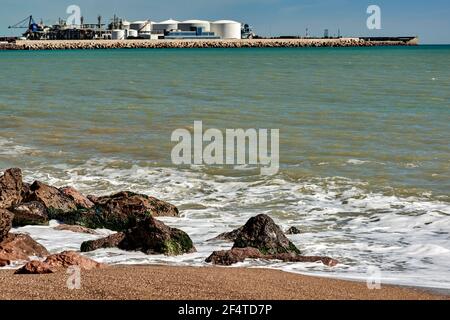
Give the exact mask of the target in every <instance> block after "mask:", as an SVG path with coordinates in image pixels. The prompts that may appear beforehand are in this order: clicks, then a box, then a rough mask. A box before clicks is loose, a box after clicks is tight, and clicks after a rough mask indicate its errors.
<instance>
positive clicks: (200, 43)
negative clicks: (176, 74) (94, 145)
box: [0, 38, 418, 51]
mask: <svg viewBox="0 0 450 320" xmlns="http://www.w3.org/2000/svg"><path fill="white" fill-rule="evenodd" d="M416 45H418V38H414V39H412V40H410V41H408V42H405V41H368V40H364V39H360V38H340V39H241V40H17V41H16V42H15V43H5V44H0V51H1V50H74V49H84V50H93V49H170V48H307V47H374V46H416Z"/></svg>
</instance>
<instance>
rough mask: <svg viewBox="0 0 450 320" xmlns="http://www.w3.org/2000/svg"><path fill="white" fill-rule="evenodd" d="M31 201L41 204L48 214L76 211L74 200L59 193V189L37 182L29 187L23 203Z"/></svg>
mask: <svg viewBox="0 0 450 320" xmlns="http://www.w3.org/2000/svg"><path fill="white" fill-rule="evenodd" d="M32 201H37V202H40V203H42V204H43V205H44V206H45V208H46V209H47V210H48V211H49V214H53V213H58V212H59V213H61V212H71V211H74V210H76V209H77V205H76V203H75V201H74V200H72V199H71V198H69V197H68V196H66V195H65V194H64V193H62V192H61V191H59V189H57V188H55V187H52V186H49V185H46V184H44V183H42V182H39V181H35V182H34V183H33V184H32V185H31V186H30V191H29V193H28V194H27V195H26V198H25V199H24V202H32Z"/></svg>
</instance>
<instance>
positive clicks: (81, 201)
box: [59, 187, 94, 209]
mask: <svg viewBox="0 0 450 320" xmlns="http://www.w3.org/2000/svg"><path fill="white" fill-rule="evenodd" d="M59 190H60V191H61V192H62V193H63V194H64V195H66V196H67V197H69V198H70V199H72V200H73V201H74V202H75V204H76V205H77V207H78V208H85V209H90V208H92V207H93V206H94V203H93V202H92V201H91V200H89V199H88V198H87V197H85V196H84V195H82V194H81V193H80V192H79V191H78V190H76V189H75V188H72V187H64V188H60V189H59Z"/></svg>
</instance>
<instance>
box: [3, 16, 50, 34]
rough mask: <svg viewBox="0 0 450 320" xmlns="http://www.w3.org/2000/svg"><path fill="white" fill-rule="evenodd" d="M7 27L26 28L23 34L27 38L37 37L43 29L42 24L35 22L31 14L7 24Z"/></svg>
mask: <svg viewBox="0 0 450 320" xmlns="http://www.w3.org/2000/svg"><path fill="white" fill-rule="evenodd" d="M8 29H27V31H25V33H24V34H23V36H24V37H26V38H29V39H30V38H36V37H39V34H40V33H41V32H42V31H44V30H43V28H42V25H39V24H37V23H36V22H35V21H34V19H33V16H32V15H30V16H28V17H26V18H25V19H23V20H22V21H19V22H17V23H16V24H14V25H12V26H9V27H8Z"/></svg>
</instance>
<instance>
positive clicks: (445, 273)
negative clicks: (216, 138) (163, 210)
mask: <svg viewBox="0 0 450 320" xmlns="http://www.w3.org/2000/svg"><path fill="white" fill-rule="evenodd" d="M449 65H450V46H418V47H376V48H259V49H256V48H254V49H156V50H152V49H150V50H148V49H147V50H146V49H132V50H127V49H124V50H92V51H82V50H80V51H78V50H74V51H33V52H31V51H30V52H28V51H21V52H20V51H15V52H12V51H2V52H0V79H1V80H0V81H1V86H0V169H1V170H2V171H3V170H4V169H6V168H10V167H20V168H22V169H23V172H24V177H25V178H24V180H25V181H27V182H33V181H34V180H40V181H42V182H45V183H48V184H51V185H55V186H58V187H62V186H66V185H70V186H74V187H76V188H77V189H79V190H80V191H82V192H83V193H85V194H95V195H107V194H111V193H114V192H117V191H122V190H129V191H134V192H138V193H144V194H148V195H151V196H155V197H157V198H160V199H163V200H166V201H168V202H171V203H173V204H175V205H176V206H177V207H178V208H179V209H180V213H181V217H180V218H161V220H163V221H164V222H165V223H166V224H168V225H170V226H173V227H176V228H180V229H182V230H184V231H186V232H187V233H188V234H189V235H190V236H191V237H192V239H193V241H194V244H195V246H196V248H197V252H196V253H193V254H187V255H182V256H176V257H167V256H162V255H161V256H160V255H145V254H143V253H139V252H125V251H121V250H118V249H104V250H98V251H95V252H91V253H88V254H87V255H88V256H89V257H92V258H94V259H95V260H97V261H100V262H105V263H111V264H159V265H160V264H163V265H183V266H206V265H207V264H206V263H205V262H204V260H205V258H206V257H208V256H209V255H210V254H211V252H212V251H214V250H224V249H229V248H230V247H231V246H232V244H230V243H226V242H222V241H208V240H209V239H211V238H214V237H215V236H217V235H218V234H220V233H222V232H225V231H230V230H232V229H234V228H236V227H239V226H241V225H243V224H244V223H245V222H246V221H247V220H248V219H249V218H250V217H252V216H255V215H257V214H268V215H269V216H271V217H272V218H273V219H274V220H275V222H276V223H277V224H279V225H280V226H281V227H282V228H283V229H287V228H289V227H291V226H296V227H297V228H299V229H300V231H301V233H300V234H298V235H289V238H290V239H291V240H292V241H293V242H294V243H295V244H296V245H297V246H298V247H299V248H300V249H301V250H302V251H303V253H304V254H307V255H326V256H330V257H333V258H336V259H338V260H339V261H340V262H341V263H340V264H339V265H338V266H336V267H334V268H330V267H326V266H324V265H321V264H320V263H282V262H279V261H252V260H249V261H245V262H244V263H240V264H237V265H236V266H235V267H242V266H245V267H252V268H273V269H280V270H284V271H287V272H295V273H301V274H307V275H317V276H324V277H332V278H340V279H352V280H359V281H367V282H370V283H376V282H380V283H381V284H382V285H383V284H400V285H407V286H421V287H433V288H441V289H450V233H449V232H450V68H449ZM194 121H202V124H203V128H204V129H205V130H206V129H208V128H216V129H219V130H222V132H225V130H226V129H236V128H242V129H251V128H253V129H257V130H258V129H278V130H279V159H280V169H279V171H278V173H276V174H275V175H271V176H265V175H261V172H260V170H259V169H260V168H258V166H253V165H206V164H195V165H189V164H188V165H181V166H180V165H175V164H174V163H173V161H172V158H171V152H172V149H173V147H174V146H175V145H176V143H175V142H173V141H172V139H171V135H172V133H173V132H174V130H177V129H186V130H188V131H189V130H191V131H192V128H193V126H194ZM57 224H58V222H57V221H51V223H50V226H28V227H24V228H19V229H14V232H27V233H29V234H30V235H31V236H32V237H33V238H35V239H36V240H37V241H39V242H40V243H42V244H43V245H44V246H45V247H47V248H48V249H49V250H50V251H51V252H60V251H62V250H78V249H79V247H80V244H81V243H82V242H83V241H85V240H91V239H95V238H99V237H101V236H100V235H99V236H95V235H86V234H77V233H72V232H68V231H56V230H54V229H53V227H54V226H55V225H57ZM99 232H100V233H101V234H103V235H106V234H110V233H111V232H110V231H108V230H100V231H99ZM13 267H17V266H16V265H14V266H13Z"/></svg>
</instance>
